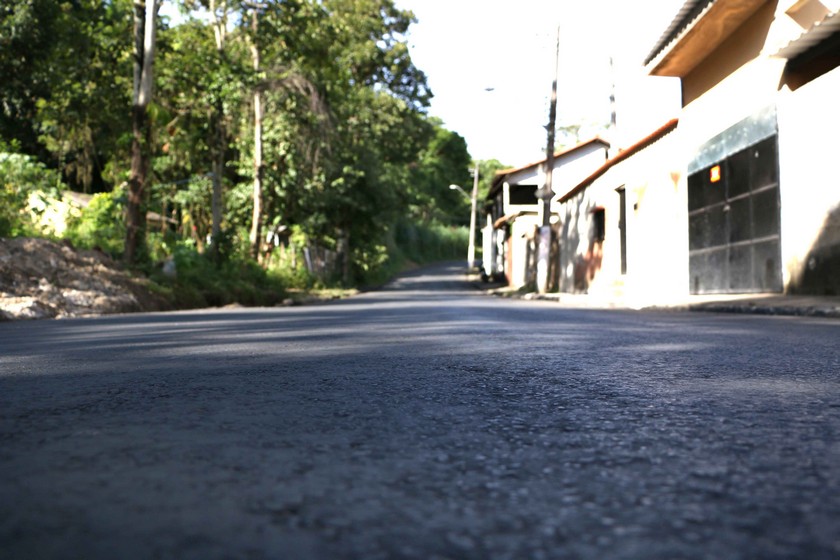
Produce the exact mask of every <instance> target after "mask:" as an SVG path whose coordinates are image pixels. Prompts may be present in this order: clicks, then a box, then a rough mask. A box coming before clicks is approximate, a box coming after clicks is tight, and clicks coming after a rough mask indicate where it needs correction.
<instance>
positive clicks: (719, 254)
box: [645, 0, 840, 294]
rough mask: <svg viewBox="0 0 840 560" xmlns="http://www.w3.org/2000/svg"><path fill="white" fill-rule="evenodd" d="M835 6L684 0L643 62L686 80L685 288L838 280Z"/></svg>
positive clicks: (793, 288) (813, 288)
mask: <svg viewBox="0 0 840 560" xmlns="http://www.w3.org/2000/svg"><path fill="white" fill-rule="evenodd" d="M838 9H840V2H838V0H798V1H795V0H771V1H766V0H691V1H689V2H686V3H685V4H684V6H683V8H682V9H681V11H680V12H679V14H678V15H677V17H676V18H675V20H674V22H673V23H672V24H671V26H670V27H669V28H668V29H667V30H666V31H665V33H664V34H663V36H662V38H661V39H660V40H659V42H658V43H657V44H656V45H655V47H654V49H653V50H652V52H651V53H650V55H649V56H648V58H647V60H646V61H645V63H646V65H647V68H648V72H649V73H650V74H651V75H654V76H675V77H679V78H680V79H681V83H682V98H683V99H682V105H683V108H682V111H681V113H680V116H679V130H678V138H679V144H680V150H681V159H682V161H683V163H684V173H685V179H686V211H687V236H688V239H687V247H688V257H687V267H688V277H687V283H686V286H685V288H686V289H687V290H688V292H689V293H691V294H707V293H750V292H800V293H817V294H837V293H840V188H838V180H837V178H836V174H835V173H833V171H834V168H835V167H836V163H835V159H836V158H837V156H838V154H840V136H838V133H837V131H838V130H840V111H838V110H837V104H838V101H840V67H838V66H839V65H840V14H838Z"/></svg>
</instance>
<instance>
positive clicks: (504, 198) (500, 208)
mask: <svg viewBox="0 0 840 560" xmlns="http://www.w3.org/2000/svg"><path fill="white" fill-rule="evenodd" d="M608 149H609V143H607V142H606V141H605V140H603V139H601V138H597V137H596V138H593V139H591V140H588V141H586V142H582V143H580V144H578V145H576V146H574V147H572V148H569V149H565V150H561V151H558V152H556V153H555V154H554V169H553V175H552V189H553V191H554V193H555V195H554V197H553V199H552V201H551V213H552V215H553V216H554V215H556V214H557V213H558V212H559V211H560V203H559V197H560V195H561V194H563V193H565V192H566V191H568V190H569V188H571V186H573V185H575V184H577V183H578V182H580V181H581V180H582V179H583V178H585V177H586V176H588V175H589V174H590V173H592V172H593V171H594V170H595V169H597V168H598V167H600V166H601V165H602V164H603V163H604V161H606V158H607V151H608ZM545 163H546V160H544V159H543V160H540V161H537V162H534V163H529V164H527V165H524V166H522V167H517V168H513V169H504V170H501V171H499V172H497V173H496V177H495V178H494V180H493V185H492V186H491V188H490V192H489V193H488V195H487V199H486V204H485V216H484V227H483V228H482V252H483V273H484V275H485V276H486V277H492V278H494V279H505V280H506V281H507V282H508V284H509V285H510V286H511V287H514V288H520V287H522V286H525V285H527V284H529V283H531V282H532V281H533V274H534V273H535V266H534V263H533V259H534V256H535V255H534V251H535V247H534V232H535V229H536V228H537V227H538V226H539V225H541V224H542V216H541V214H540V212H541V211H542V209H541V206H542V205H541V203H540V201H539V200H538V199H537V196H536V192H537V189H539V188H541V187H542V186H543V185H544V184H545Z"/></svg>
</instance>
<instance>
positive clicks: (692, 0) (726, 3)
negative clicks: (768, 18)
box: [644, 0, 767, 77]
mask: <svg viewBox="0 0 840 560" xmlns="http://www.w3.org/2000/svg"><path fill="white" fill-rule="evenodd" d="M766 1H767V0H688V1H687V2H686V3H685V4H683V6H682V8H680V11H679V12H678V13H677V15H676V16H675V17H674V20H673V21H672V22H671V25H669V26H668V28H667V29H666V30H665V32H664V33H663V34H662V37H660V38H659V40H658V41H657V42H656V44H655V45H654V47H653V49H652V50H651V51H650V53H649V54H648V55H647V57H645V60H644V64H645V66H647V67H649V68H650V70H649V73H650V74H651V75H654V76H676V77H682V76H685V75H686V74H687V73H688V72H689V71H691V70H692V69H693V68H694V67H695V66H696V65H697V64H698V63H699V62H700V61H701V60H702V59H703V58H705V56H706V55H707V54H708V53H710V52H711V51H712V50H714V49H715V48H717V47H718V46H719V45H720V44H721V43H723V41H725V40H726V39H727V38H728V37H729V36H730V35H731V34H732V32H733V31H735V30H736V29H738V27H740V26H741V24H743V23H744V22H745V21H746V20H747V19H748V18H749V17H750V16H751V15H752V14H754V13H755V11H756V10H757V9H758V8H760V7H761V6H762V5H763V4H764V3H765V2H766Z"/></svg>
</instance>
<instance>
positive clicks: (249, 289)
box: [154, 243, 286, 309]
mask: <svg viewBox="0 0 840 560" xmlns="http://www.w3.org/2000/svg"><path fill="white" fill-rule="evenodd" d="M172 258H173V260H174V263H175V271H176V276H175V278H174V279H171V278H169V277H167V276H164V275H163V274H162V273H158V274H156V275H155V276H154V279H155V280H156V281H157V282H158V283H159V284H162V285H164V286H170V287H171V289H172V294H173V298H174V300H175V304H176V306H177V307H179V308H182V309H188V308H197V307H207V306H222V305H228V304H233V303H238V304H241V305H275V304H277V303H279V302H280V301H282V300H283V298H284V297H285V295H286V286H285V283H284V282H283V279H282V278H280V277H278V276H277V275H275V274H273V273H271V272H268V271H266V270H264V269H263V268H261V267H260V266H258V265H257V264H256V263H255V262H253V261H251V260H249V259H243V258H230V259H228V260H226V261H225V262H224V263H222V264H219V263H217V262H215V261H213V260H212V259H211V258H210V257H209V255H205V254H201V253H199V252H198V251H197V250H196V248H195V246H194V245H193V244H191V243H179V244H177V245H176V246H175V247H174V250H173V254H172Z"/></svg>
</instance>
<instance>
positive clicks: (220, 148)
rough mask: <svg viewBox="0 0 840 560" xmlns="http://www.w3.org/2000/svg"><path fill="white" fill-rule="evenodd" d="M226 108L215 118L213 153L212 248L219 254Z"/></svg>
mask: <svg viewBox="0 0 840 560" xmlns="http://www.w3.org/2000/svg"><path fill="white" fill-rule="evenodd" d="M223 112H224V109H223V108H221V107H218V108H217V109H216V115H215V118H214V119H213V120H214V121H215V126H214V129H215V133H216V141H215V142H214V143H215V145H216V149H215V153H214V154H213V197H212V199H211V201H210V207H211V211H212V216H213V224H212V227H211V230H210V250H211V251H213V252H214V253H215V254H216V257H218V256H219V254H218V249H219V242H220V241H221V235H222V200H223V199H222V197H223V196H224V193H223V192H222V178H223V176H224V170H225V125H224V120H223Z"/></svg>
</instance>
